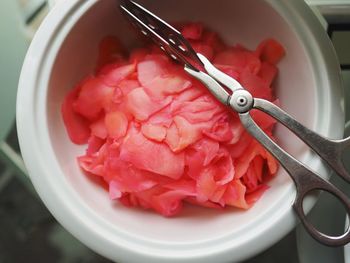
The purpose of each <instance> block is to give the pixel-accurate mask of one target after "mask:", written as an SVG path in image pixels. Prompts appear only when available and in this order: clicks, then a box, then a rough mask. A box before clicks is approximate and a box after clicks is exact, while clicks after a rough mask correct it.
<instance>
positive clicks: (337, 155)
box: [253, 99, 350, 183]
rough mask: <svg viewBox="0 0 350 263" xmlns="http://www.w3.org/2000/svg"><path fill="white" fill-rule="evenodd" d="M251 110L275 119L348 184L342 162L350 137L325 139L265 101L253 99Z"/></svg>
mask: <svg viewBox="0 0 350 263" xmlns="http://www.w3.org/2000/svg"><path fill="white" fill-rule="evenodd" d="M253 108H255V109H259V110H261V111H263V112H265V113H267V114H269V115H270V116H272V117H273V118H275V119H277V120H278V121H279V122H280V123H282V124H283V125H284V126H285V127H287V128H288V129H289V130H290V131H292V132H293V133H294V134H295V135H296V136H298V137H299V138H300V139H301V140H302V141H303V142H304V143H306V144H307V145H308V146H309V147H310V148H311V149H313V150H314V151H315V152H316V153H317V154H318V155H319V156H320V157H321V158H322V159H323V160H324V161H325V162H326V163H327V164H328V165H329V166H330V167H331V168H332V169H333V170H334V171H335V172H336V173H337V174H338V175H339V176H341V177H342V178H343V179H344V180H345V181H347V182H348V183H350V174H349V172H348V171H347V170H346V168H345V166H344V164H343V161H342V156H343V152H344V150H345V149H346V148H347V147H349V146H350V137H348V138H345V139H342V140H332V139H328V138H325V137H323V136H321V135H319V134H317V133H315V132H313V131H312V130H310V129H308V128H307V127H305V126H304V125H302V124H301V123H299V122H298V121H296V120H295V119H294V118H292V117H291V116H290V115H288V113H286V112H284V111H283V110H282V109H280V108H279V107H277V106H276V105H275V104H273V103H271V102H269V101H267V100H263V99H254V105H253Z"/></svg>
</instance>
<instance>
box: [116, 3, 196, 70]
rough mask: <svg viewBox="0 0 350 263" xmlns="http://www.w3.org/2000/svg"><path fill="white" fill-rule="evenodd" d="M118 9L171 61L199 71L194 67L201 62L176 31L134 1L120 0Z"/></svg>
mask: <svg viewBox="0 0 350 263" xmlns="http://www.w3.org/2000/svg"><path fill="white" fill-rule="evenodd" d="M120 9H121V10H122V12H123V13H124V14H125V15H126V17H127V18H128V19H129V21H130V22H131V23H132V24H133V25H134V26H135V27H136V28H137V29H139V30H141V32H142V33H143V34H144V35H145V36H149V37H150V38H151V39H152V40H153V41H154V42H155V43H156V44H157V45H158V46H159V47H160V48H161V49H162V50H163V51H164V52H166V53H168V55H169V56H170V57H171V58H172V59H174V60H175V61H179V62H181V63H183V64H184V65H186V66H187V67H188V68H191V69H192V70H196V71H199V70H198V68H197V66H196V65H200V66H202V62H201V60H200V59H199V58H198V56H197V54H196V52H195V51H194V50H193V48H192V46H191V45H190V44H189V43H188V41H187V40H186V39H185V38H184V37H183V36H182V34H181V33H180V32H179V31H178V30H176V29H175V28H174V27H172V26H171V25H169V24H168V23H166V22H165V21H163V20H162V19H160V18H159V17H157V16H156V15H154V14H153V13H152V12H150V11H149V10H147V9H146V8H144V7H142V6H141V5H139V4H137V3H135V2H134V1H131V0H122V1H121V4H120Z"/></svg>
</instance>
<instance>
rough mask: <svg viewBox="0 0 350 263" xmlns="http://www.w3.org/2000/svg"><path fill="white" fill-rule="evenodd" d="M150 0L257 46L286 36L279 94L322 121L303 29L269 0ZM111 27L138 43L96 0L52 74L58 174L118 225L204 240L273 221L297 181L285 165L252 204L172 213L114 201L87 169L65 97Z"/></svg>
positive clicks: (167, 15)
mask: <svg viewBox="0 0 350 263" xmlns="http://www.w3.org/2000/svg"><path fill="white" fill-rule="evenodd" d="M144 4H145V6H146V7H148V8H150V9H151V10H153V11H154V12H155V13H156V14H158V15H159V16H161V17H162V18H164V19H165V20H167V21H174V22H175V21H201V22H204V23H205V24H206V25H208V26H209V27H210V28H211V29H213V30H215V31H217V32H219V34H220V35H221V36H222V37H223V38H224V39H225V41H226V42H228V43H230V44H234V43H241V44H243V45H245V46H247V47H249V48H252V49H254V48H255V47H256V46H257V45H258V44H259V42H260V41H262V40H264V39H266V38H270V37H273V38H275V39H277V40H279V41H280V42H281V43H282V44H283V45H284V47H285V48H286V50H287V55H286V57H285V58H284V59H283V61H282V62H281V63H280V64H279V69H280V74H279V77H278V80H277V82H276V85H275V86H276V92H277V95H278V98H279V99H280V101H281V105H282V107H283V108H284V109H285V110H286V111H287V112H289V113H290V114H291V115H292V116H295V117H296V118H297V119H298V120H299V121H301V122H302V123H304V124H305V125H307V126H309V127H311V128H312V127H314V125H315V120H316V109H317V102H316V101H317V96H319V95H318V94H317V90H316V87H315V86H316V84H315V79H314V74H313V71H312V67H311V63H310V61H309V59H308V57H307V55H306V53H305V49H304V47H303V45H302V44H301V42H300V40H299V38H298V37H297V36H296V34H295V32H293V31H292V30H291V29H290V27H289V25H288V24H287V23H286V22H285V21H284V19H283V18H282V17H281V16H280V15H279V14H278V13H277V12H276V11H275V10H274V8H273V7H272V6H271V5H270V4H269V3H267V1H262V0H235V1H232V0H220V1H210V0H208V1H203V0H191V1H187V0H178V1H161V0H153V1H144ZM106 35H116V36H118V37H119V38H120V39H121V40H122V41H123V42H124V43H125V44H126V45H127V46H129V47H132V46H134V45H135V39H134V36H135V34H134V32H133V31H132V29H131V27H130V26H129V25H128V24H127V22H126V21H125V20H124V18H123V17H122V16H121V14H120V12H119V10H118V9H117V8H116V4H115V0H104V1H96V4H94V5H93V6H92V7H91V8H90V9H89V10H88V11H87V12H86V13H85V14H84V15H83V16H82V17H81V18H80V19H79V21H78V22H77V23H76V24H75V26H74V27H73V28H72V30H71V31H70V32H69V34H68V36H67V37H66V39H65V41H64V43H63V44H62V46H61V48H60V50H59V54H58V56H57V58H56V60H55V63H54V66H53V70H52V72H51V76H50V84H49V93H48V96H47V109H48V111H47V112H48V114H47V122H48V124H49V127H48V129H49V133H50V139H51V143H52V147H53V150H54V154H55V157H56V160H57V162H58V163H59V166H60V169H61V170H60V173H58V174H57V176H64V177H65V181H66V183H67V185H68V186H69V187H70V188H71V190H72V191H74V192H75V193H76V198H78V199H80V200H81V202H82V203H84V204H86V205H87V206H88V207H89V209H90V210H91V211H92V212H93V213H94V215H95V216H96V217H98V218H100V219H102V220H104V221H106V222H108V225H109V226H110V228H111V229H116V230H120V231H124V232H126V233H129V234H130V235H132V236H134V237H138V238H140V239H148V240H152V241H154V242H163V243H164V242H166V243H174V244H176V243H178V242H184V243H190V242H202V241H206V240H213V239H216V238H220V237H223V236H225V235H228V234H234V235H236V236H237V235H239V234H240V233H241V232H242V231H248V232H249V231H251V229H253V226H256V225H259V224H269V222H273V220H275V218H274V217H275V216H278V215H276V213H274V212H273V211H276V210H277V208H278V207H279V206H280V205H281V202H283V200H284V201H286V200H292V197H291V195H290V191H291V187H292V182H291V180H290V179H289V177H288V175H287V174H286V173H285V172H284V171H283V169H280V171H279V173H278V175H277V177H276V178H275V179H274V180H272V181H271V183H270V186H271V188H270V189H269V191H267V192H266V194H265V195H264V196H263V198H262V199H261V200H260V201H259V202H258V203H257V204H256V205H255V206H254V207H253V208H252V209H250V210H249V211H240V210H235V209H227V210H225V211H216V210H210V209H204V208H196V207H193V206H186V207H185V211H184V213H182V214H181V215H180V216H178V217H175V218H171V219H167V218H163V217H161V216H159V215H158V214H155V213H153V212H147V211H143V210H139V209H128V208H125V207H123V206H122V205H120V204H119V203H115V202H111V201H110V200H109V197H108V193H107V192H106V191H105V189H103V188H102V187H101V186H100V185H98V184H97V183H95V182H94V180H93V179H91V178H88V177H87V176H86V175H85V174H83V173H82V172H81V170H80V169H79V167H78V165H77V162H76V157H77V156H78V155H81V154H83V152H84V147H81V146H76V145H74V144H73V143H71V142H70V140H69V138H68V136H67V134H66V130H65V127H64V125H63V122H62V118H61V116H60V105H61V103H62V100H63V98H64V96H65V94H66V93H67V91H68V90H70V89H71V88H72V87H73V86H74V84H75V83H77V82H78V81H79V80H80V79H82V78H83V77H84V76H86V75H88V74H90V73H91V72H92V71H93V68H94V65H95V62H96V57H97V51H98V48H97V47H98V43H99V41H100V40H101V39H102V38H103V37H104V36H106ZM310 98H315V99H310ZM300 105H303V107H300ZM276 136H277V138H278V141H279V143H280V144H281V145H282V146H283V147H284V148H285V149H286V150H288V151H289V152H290V153H292V154H294V155H295V156H297V157H301V156H302V155H303V154H304V153H305V148H304V147H303V146H302V145H301V143H300V142H299V141H298V140H296V139H294V137H291V136H290V133H288V132H287V131H286V130H285V129H283V128H281V127H278V129H277V131H276ZM55 176H56V175H55ZM287 202H289V201H287ZM287 205H290V202H289V203H288V204H287ZM140 222H142V223H141V224H140Z"/></svg>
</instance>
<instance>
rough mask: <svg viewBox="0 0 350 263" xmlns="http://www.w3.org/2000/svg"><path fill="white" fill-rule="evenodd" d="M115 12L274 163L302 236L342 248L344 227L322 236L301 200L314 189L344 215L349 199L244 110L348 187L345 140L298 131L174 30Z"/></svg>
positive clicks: (143, 12)
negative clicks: (275, 127)
mask: <svg viewBox="0 0 350 263" xmlns="http://www.w3.org/2000/svg"><path fill="white" fill-rule="evenodd" d="M120 9H121V11H122V12H123V13H124V14H125V16H126V17H127V18H128V19H129V21H130V22H131V23H132V24H133V25H134V26H135V27H136V28H137V29H139V30H140V31H141V32H142V33H143V34H144V35H145V36H148V37H150V38H151V39H152V40H153V41H154V42H155V43H156V44H157V45H158V46H159V47H160V48H161V49H162V50H163V51H164V52H166V53H167V54H168V55H169V56H170V57H171V58H172V59H174V60H175V61H177V62H179V63H181V64H183V65H184V70H185V71H186V72H187V73H188V74H190V75H191V76H193V77H194V78H196V79H198V80H200V81H201V82H202V83H203V84H204V85H205V86H206V87H207V88H208V90H209V91H210V92H211V93H212V94H213V95H214V96H215V97H216V98H217V99H218V100H219V101H220V102H221V103H223V104H224V105H226V106H228V107H230V108H231V109H232V110H234V111H235V112H237V113H238V116H239V118H240V121H241V122H242V125H243V126H244V127H245V129H246V130H247V131H248V132H249V133H250V134H251V135H252V136H253V137H254V138H255V139H256V140H257V141H259V142H260V143H261V144H262V145H263V146H264V147H265V148H266V149H267V150H268V151H269V152H270V153H271V154H272V155H273V156H274V157H275V158H276V159H277V160H278V161H279V162H280V164H281V165H282V166H283V168H284V169H285V170H286V171H287V173H288V174H289V175H290V176H291V178H292V179H293V181H294V183H295V186H296V198H295V201H294V204H293V208H294V210H295V212H296V213H297V215H298V216H299V218H300V221H301V222H302V224H303V225H304V227H305V229H306V230H307V231H308V233H309V234H310V235H311V236H312V237H313V238H314V239H316V240H317V241H319V242H320V243H323V244H325V245H328V246H344V245H345V244H347V243H349V242H350V227H348V228H347V229H346V231H345V233H343V234H342V235H339V236H330V235H327V234H324V233H322V232H321V231H319V230H318V229H316V228H315V227H314V225H313V224H312V223H311V222H309V221H308V220H307V217H306V215H305V212H304V209H303V200H304V198H305V197H306V196H307V195H308V194H310V193H311V192H313V191H315V190H322V191H326V192H328V193H330V194H331V195H334V196H335V197H336V198H338V199H339V201H341V202H342V203H343V205H344V207H345V209H346V211H347V214H348V215H350V199H349V198H348V197H347V196H346V195H345V194H344V193H343V192H342V191H341V190H339V189H338V188H337V187H336V186H334V185H333V184H331V183H330V182H328V181H326V180H324V179H323V178H322V177H320V176H319V175H318V174H317V173H315V172H314V171H312V170H311V169H310V168H308V167H307V166H306V165H305V164H303V163H301V162H300V161H298V160H297V159H295V158H294V157H293V156H291V155H290V154H289V153H287V152H286V151H285V150H283V149H282V148H281V147H280V146H279V145H278V144H277V143H276V142H274V141H273V140H272V139H271V138H270V137H269V136H268V135H266V134H265V133H264V131H263V130H262V129H261V128H260V127H259V126H258V125H257V124H256V122H254V120H253V119H252V117H251V115H250V111H251V110H252V109H257V110H260V111H263V112H265V113H266V114H268V115H270V116H271V117H273V118H274V119H276V120H277V121H278V122H280V123H281V124H283V125H284V126H285V127H287V128H288V129H289V130H290V131H292V132H293V133H294V134H295V135H296V136H298V137H299V138H300V139H301V140H302V141H303V142H304V143H306V144H307V145H308V146H309V147H310V148H311V149H312V150H313V151H314V152H315V153H317V154H318V155H319V157H321V158H322V159H323V160H324V161H325V162H326V163H327V164H328V165H329V167H331V168H332V169H333V170H334V171H335V172H336V174H338V175H339V176H341V177H342V178H343V179H344V180H346V181H347V182H349V183H350V174H349V173H348V172H347V171H346V169H345V167H344V164H343V162H342V154H343V152H344V150H345V148H347V147H348V146H350V137H348V138H346V139H342V140H331V139H328V138H325V137H323V136H321V135H319V134H317V133H315V132H313V131H312V130H310V129H308V128H307V127H305V126H303V125H302V124H301V123H299V122H298V121H296V120H295V119H294V118H293V117H291V116H290V115H288V114H287V113H286V112H284V111H283V110H282V109H281V108H279V107H278V106H276V105H274V104H273V103H271V102H269V101H267V100H264V99H259V98H254V97H253V96H252V95H251V94H250V93H249V92H248V91H247V90H245V89H244V87H243V86H242V85H241V84H240V83H239V82H238V81H236V80H235V79H233V78H231V77H230V76H228V75H226V74H225V73H223V72H222V71H220V70H218V69H217V68H216V67H215V66H214V65H212V64H211V63H210V61H209V60H208V59H207V58H206V57H205V56H203V55H202V54H199V53H196V52H195V51H194V49H193V48H192V47H191V45H190V43H189V42H188V41H187V40H186V39H185V38H184V37H183V36H182V34H181V33H180V32H179V31H178V30H176V29H175V28H173V27H172V26H170V25H169V24H168V23H166V22H165V21H163V20H162V19H160V18H159V17H157V16H156V15H154V14H153V13H151V12H150V11H148V10H147V9H146V8H144V7H143V6H141V5H139V4H138V3H135V2H134V1H131V0H121V1H120Z"/></svg>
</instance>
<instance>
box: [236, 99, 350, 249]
mask: <svg viewBox="0 0 350 263" xmlns="http://www.w3.org/2000/svg"><path fill="white" fill-rule="evenodd" d="M253 108H256V109H259V110H262V111H264V112H266V113H267V114H269V115H270V116H272V117H274V118H276V119H277V120H279V121H280V122H281V123H282V124H283V125H285V126H286V127H287V128H288V129H289V130H291V131H292V132H294V133H295V134H296V135H297V136H298V137H300V139H302V140H303V141H304V142H305V143H306V144H308V145H309V146H310V148H312V149H314V148H316V149H317V150H315V151H316V152H317V153H318V154H319V156H320V157H321V158H322V159H324V160H326V161H327V163H330V166H331V167H332V168H334V167H335V165H334V163H332V160H331V159H328V160H327V159H326V158H324V156H326V157H327V158H328V156H329V155H328V154H325V153H324V151H326V150H330V151H331V152H332V153H333V154H334V153H337V154H339V157H338V156H335V158H339V159H337V160H341V153H342V152H343V150H344V149H345V148H346V147H347V146H348V145H349V138H347V139H345V140H339V141H332V140H328V139H326V138H323V137H321V136H320V135H318V134H316V133H314V132H313V131H311V130H309V129H307V128H306V127H304V126H303V125H302V124H300V123H298V122H297V121H296V120H294V119H293V118H292V117H290V116H289V115H288V114H287V113H285V112H284V111H282V110H281V109H280V108H278V107H277V106H276V105H274V104H272V103H271V102H268V101H265V100H262V99H254V102H253ZM239 117H240V119H241V122H242V124H243V125H244V126H245V128H246V129H247V131H248V132H249V133H250V134H251V135H252V136H254V137H255V138H256V139H257V140H258V141H259V142H260V143H261V144H262V145H263V146H264V147H265V148H266V149H267V150H268V151H269V152H270V153H271V154H272V155H273V156H274V157H275V158H276V159H277V160H278V161H279V162H280V163H281V165H282V166H283V167H284V169H285V170H286V171H287V173H288V174H289V175H290V176H291V177H292V179H293V181H294V183H295V185H296V192H297V195H296V199H295V201H294V204H293V208H294V210H295V211H296V213H297V214H298V216H299V218H300V220H301V222H302V224H303V225H304V227H305V229H306V230H307V231H308V232H309V234H310V235H311V236H312V237H313V238H315V239H316V240H318V241H319V242H320V243H323V244H325V245H328V246H344V245H346V244H347V243H349V242H350V228H348V229H347V230H346V231H345V233H344V234H342V235H340V236H329V235H326V234H324V233H322V232H320V231H319V230H318V229H316V228H315V227H314V225H313V224H312V223H310V222H309V221H308V220H307V217H306V215H305V212H304V209H303V201H304V199H305V197H306V196H307V195H308V194H310V193H311V192H313V191H315V190H322V191H326V192H328V193H330V194H331V195H333V196H335V197H336V198H337V199H338V200H339V201H340V202H341V203H342V204H343V205H344V207H345V209H346V212H347V214H348V215H350V199H349V198H348V197H347V196H346V195H345V194H344V193H343V192H342V191H341V190H339V189H338V188H337V187H335V186H334V185H333V184H331V183H329V182H328V181H326V180H324V179H323V178H322V177H320V175H318V174H317V173H315V172H313V171H312V170H311V169H310V168H309V167H307V166H306V165H304V164H303V163H301V162H300V161H298V160H297V159H295V158H294V157H293V156H291V155H290V154H289V153H287V152H286V151H284V150H283V149H282V148H281V147H280V146H279V145H277V144H276V143H275V142H274V141H273V140H272V139H271V138H270V137H268V136H267V135H266V134H265V133H264V132H263V130H262V129H261V128H260V127H259V126H258V125H257V124H256V123H255V122H254V120H253V119H252V117H251V116H250V114H249V111H246V112H243V113H239ZM310 138H311V139H310ZM318 142H320V143H324V144H323V145H318ZM314 144H316V146H317V147H318V148H317V147H314ZM323 147H324V148H323ZM333 147H334V149H333ZM335 164H336V168H339V167H342V168H343V167H344V166H343V164H342V162H336V163H335ZM340 165H341V166H340ZM334 170H335V171H336V172H338V171H339V169H335V168H334ZM344 170H345V168H344ZM340 171H342V170H340ZM345 172H346V171H345ZM344 174H345V176H343V175H344ZM344 174H341V173H340V174H339V175H340V176H342V177H343V178H344V179H346V180H348V174H347V172H346V173H344Z"/></svg>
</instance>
